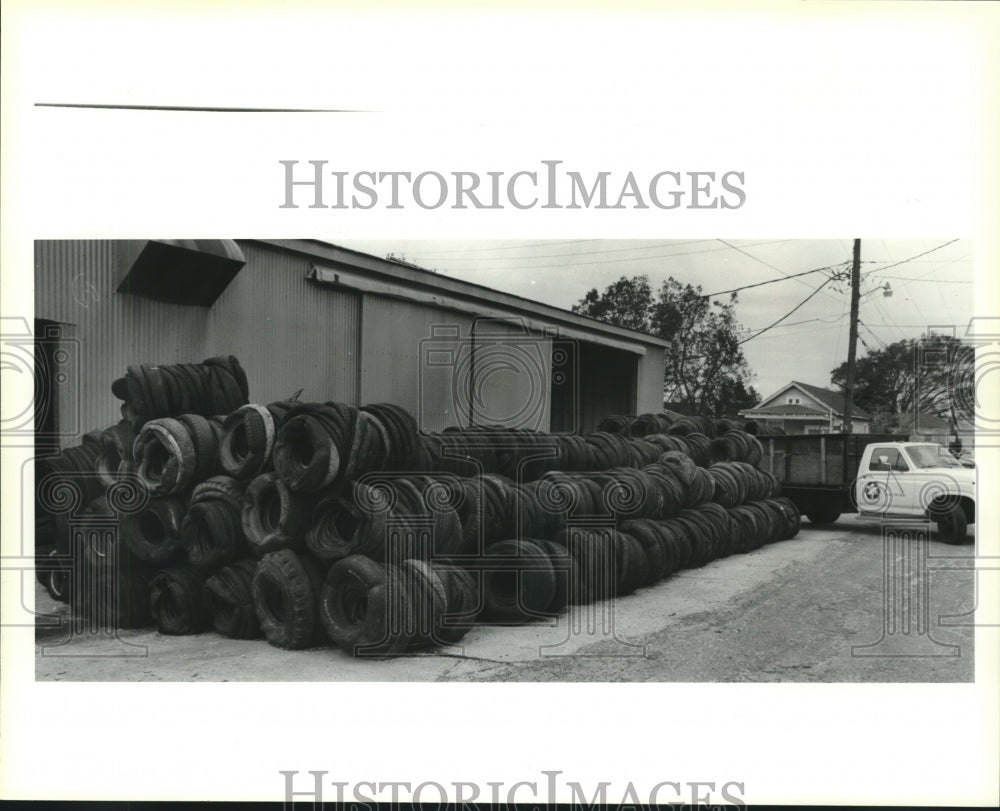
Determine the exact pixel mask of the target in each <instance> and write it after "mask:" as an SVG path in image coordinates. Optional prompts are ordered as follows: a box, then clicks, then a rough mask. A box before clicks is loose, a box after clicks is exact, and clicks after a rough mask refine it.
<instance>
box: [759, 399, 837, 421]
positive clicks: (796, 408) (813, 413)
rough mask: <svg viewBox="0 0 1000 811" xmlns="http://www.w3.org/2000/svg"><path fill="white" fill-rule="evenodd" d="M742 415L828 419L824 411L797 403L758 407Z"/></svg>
mask: <svg viewBox="0 0 1000 811" xmlns="http://www.w3.org/2000/svg"><path fill="white" fill-rule="evenodd" d="M740 414H753V415H754V416H756V415H757V414H794V415H797V416H798V415H801V416H809V417H817V418H818V419H824V420H825V419H826V418H827V412H826V411H822V410H820V409H818V408H810V407H809V406H804V405H799V404H796V403H777V404H775V405H769V406H757V407H756V408H748V409H746V410H745V411H741V412H740Z"/></svg>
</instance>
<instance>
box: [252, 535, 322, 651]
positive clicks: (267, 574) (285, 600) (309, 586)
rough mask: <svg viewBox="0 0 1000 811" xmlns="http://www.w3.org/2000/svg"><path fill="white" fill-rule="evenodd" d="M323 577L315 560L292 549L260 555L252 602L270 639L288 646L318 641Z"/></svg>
mask: <svg viewBox="0 0 1000 811" xmlns="http://www.w3.org/2000/svg"><path fill="white" fill-rule="evenodd" d="M322 581H323V574H322V572H321V571H320V569H319V566H318V565H317V564H316V562H315V561H314V560H312V559H311V558H308V557H306V556H304V555H297V554H296V553H295V552H293V551H292V550H291V549H279V550H278V551H277V552H271V553H269V554H267V555H265V556H264V557H263V558H261V560H260V563H258V564H257V571H256V572H255V573H254V576H253V602H254V607H255V609H256V611H257V619H258V620H260V629H261V631H263V633H264V636H265V637H267V641H268V642H270V643H271V644H272V645H274V646H275V647H276V648H285V649H286V650H297V649H300V648H306V647H309V646H310V645H312V644H314V643H315V641H316V638H317V636H318V634H317V631H318V630H319V628H320V622H319V610H318V605H319V594H320V588H321V585H322Z"/></svg>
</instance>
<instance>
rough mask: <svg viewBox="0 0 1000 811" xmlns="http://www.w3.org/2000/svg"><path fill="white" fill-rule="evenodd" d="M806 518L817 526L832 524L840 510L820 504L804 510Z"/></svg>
mask: <svg viewBox="0 0 1000 811" xmlns="http://www.w3.org/2000/svg"><path fill="white" fill-rule="evenodd" d="M806 518H808V519H809V521H810V523H813V524H815V525H816V526H818V527H822V526H825V525H827V524H833V523H834V522H836V520H837V519H838V518H840V510H839V509H837V508H836V507H833V506H830V505H822V506H819V507H813V508H811V509H809V510H806Z"/></svg>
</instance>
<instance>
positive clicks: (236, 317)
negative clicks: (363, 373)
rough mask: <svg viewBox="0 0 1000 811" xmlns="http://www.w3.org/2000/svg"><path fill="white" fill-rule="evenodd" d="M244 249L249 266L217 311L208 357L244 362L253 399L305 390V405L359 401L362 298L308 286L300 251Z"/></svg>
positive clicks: (305, 260)
mask: <svg viewBox="0 0 1000 811" xmlns="http://www.w3.org/2000/svg"><path fill="white" fill-rule="evenodd" d="M239 244H240V247H241V248H242V249H243V252H244V254H245V256H246V259H247V264H246V266H245V267H244V268H243V270H241V271H240V273H239V274H238V275H237V276H236V278H235V279H234V280H233V282H232V283H231V284H230V285H229V286H228V287H227V288H226V289H225V291H223V293H222V295H221V296H220V297H219V299H218V300H217V301H216V302H215V306H214V307H212V309H211V317H210V320H209V325H210V326H209V337H208V343H207V345H206V349H205V357H208V356H211V355H235V356H236V357H238V358H239V359H240V363H241V364H242V365H243V367H244V368H245V369H246V372H247V378H248V379H249V381H250V399H251V400H252V401H255V402H261V403H269V402H273V401H274V400H280V399H282V398H285V397H289V396H291V395H292V394H294V393H295V392H296V391H298V390H299V389H302V394H301V395H300V397H299V399H300V400H302V401H304V402H324V401H327V400H336V401H338V402H345V403H357V402H358V366H359V363H358V352H359V350H358V344H359V335H360V317H361V296H360V295H359V294H358V293H355V292H352V291H349V290H344V289H338V288H333V287H330V286H326V285H318V284H315V283H313V282H309V281H307V280H306V273H307V272H308V270H309V268H310V267H311V263H310V261H309V260H308V258H306V257H303V256H301V255H299V254H293V253H291V252H288V251H281V250H278V249H275V248H272V247H268V246H265V245H259V244H257V243H253V242H243V241H240V243H239ZM199 359H200V358H199Z"/></svg>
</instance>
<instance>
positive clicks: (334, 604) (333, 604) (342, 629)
mask: <svg viewBox="0 0 1000 811" xmlns="http://www.w3.org/2000/svg"><path fill="white" fill-rule="evenodd" d="M385 580H386V573H385V566H384V565H383V564H381V563H377V562H376V561H374V560H371V559H370V558H367V557H365V556H364V555H350V556H349V557H346V558H343V559H341V560H338V561H337V562H336V563H334V564H333V566H331V567H330V571H328V572H327V573H326V580H325V581H324V582H323V586H322V588H321V589H320V601H319V618H320V621H321V622H322V624H323V628H324V630H325V631H326V635H327V636H328V637H330V640H331V641H332V642H333V644H335V645H336V646H337V647H338V648H340V649H341V650H344V651H347V652H348V653H352V654H353V653H354V652H355V650H354V649H355V646H356V645H357V644H358V643H359V641H360V640H361V635H362V633H363V630H364V620H365V615H366V614H367V613H368V610H369V608H370V605H371V602H370V601H371V596H372V595H371V593H372V590H373V589H375V588H376V587H377V586H384V585H385Z"/></svg>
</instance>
